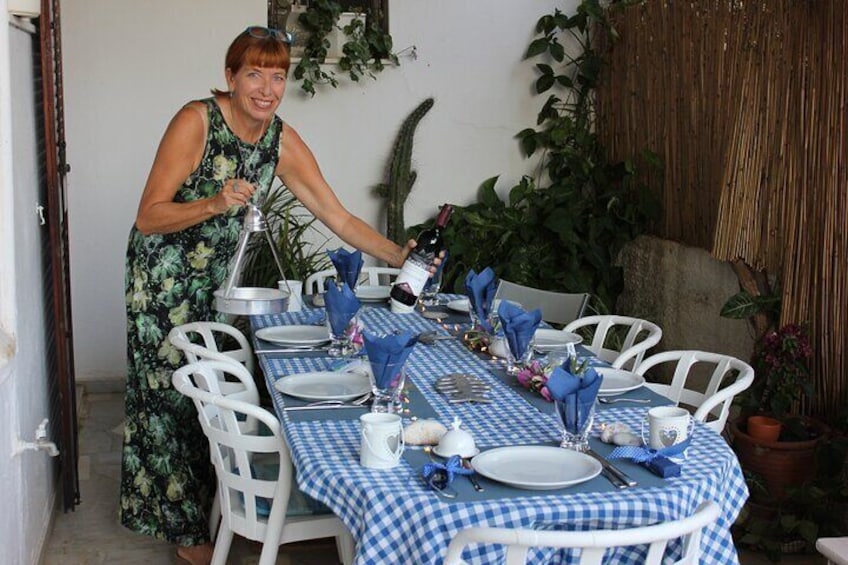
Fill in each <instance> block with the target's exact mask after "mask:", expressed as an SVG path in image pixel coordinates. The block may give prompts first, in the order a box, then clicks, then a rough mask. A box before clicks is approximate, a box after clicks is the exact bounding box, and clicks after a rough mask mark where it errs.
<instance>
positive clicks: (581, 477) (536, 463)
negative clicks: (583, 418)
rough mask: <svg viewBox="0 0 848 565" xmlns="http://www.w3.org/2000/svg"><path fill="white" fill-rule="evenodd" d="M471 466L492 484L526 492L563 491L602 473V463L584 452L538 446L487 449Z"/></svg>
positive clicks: (473, 460)
mask: <svg viewBox="0 0 848 565" xmlns="http://www.w3.org/2000/svg"><path fill="white" fill-rule="evenodd" d="M471 466H472V467H474V470H475V471H477V472H478V473H480V474H481V475H483V476H484V477H487V478H489V479H492V480H493V481H498V482H500V483H504V484H507V485H510V486H513V487H516V488H523V489H529V490H553V489H560V488H565V487H569V486H572V485H576V484H580V483H583V482H586V481H589V480H591V479H593V478H595V477H597V476H598V475H599V474H600V472H601V464H600V463H599V462H598V461H597V460H596V459H594V458H593V457H590V456H588V455H586V454H585V453H578V452H577V451H571V450H569V449H562V448H561V447H548V446H539V445H519V446H514V447H498V448H495V449H489V450H488V451H484V452H483V453H481V454H480V455H478V456H476V457H475V458H474V459H472V460H471Z"/></svg>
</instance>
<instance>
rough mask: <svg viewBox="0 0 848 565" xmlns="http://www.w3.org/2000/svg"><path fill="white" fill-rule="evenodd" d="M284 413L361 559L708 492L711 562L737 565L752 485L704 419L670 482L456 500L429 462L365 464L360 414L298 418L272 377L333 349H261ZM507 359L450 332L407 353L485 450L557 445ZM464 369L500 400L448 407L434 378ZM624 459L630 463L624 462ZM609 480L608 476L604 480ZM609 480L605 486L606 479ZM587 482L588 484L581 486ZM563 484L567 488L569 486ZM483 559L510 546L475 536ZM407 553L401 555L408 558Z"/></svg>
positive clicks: (474, 558) (317, 493) (429, 396)
mask: <svg viewBox="0 0 848 565" xmlns="http://www.w3.org/2000/svg"><path fill="white" fill-rule="evenodd" d="M309 317H310V312H309V311H308V310H306V311H304V312H301V313H287V314H276V315H268V316H254V317H252V318H251V324H252V326H253V329H254V330H256V329H258V328H261V327H267V326H276V325H282V324H298V323H304V321H305V320H307V319H309ZM360 320H361V321H362V322H364V324H365V327H366V329H367V330H370V331H374V332H388V331H392V330H396V329H408V330H411V331H426V330H431V329H434V328H437V327H438V325H437V324H436V323H435V322H433V321H430V320H427V319H425V318H423V317H421V316H420V315H418V314H417V313H416V314H393V313H392V312H391V311H390V310H388V309H386V308H381V307H368V306H365V307H363V309H362V310H360ZM260 361H261V366H262V370H263V371H264V373H265V377H266V381H267V384H268V389H269V391H270V392H271V395H272V398H273V401H274V406H275V409H276V411H277V414H278V415H279V416H280V418H281V420H282V422H283V424H284V425H283V427H284V431H285V434H286V438H287V440H288V442H289V446H290V449H291V452H292V460H293V461H294V465H295V467H296V469H297V481H298V485H299V486H300V489H301V490H302V491H303V492H304V493H306V494H308V495H309V496H311V497H313V498H315V499H317V500H319V501H321V502H323V503H324V504H326V505H327V506H329V507H330V508H331V509H332V510H333V512H334V513H335V514H336V515H338V516H339V517H340V518H341V520H342V521H343V522H344V523H345V525H346V526H347V527H348V529H349V530H350V532H351V534H352V535H353V537H354V539H355V540H356V563H357V564H365V563H375V564H377V563H399V562H404V563H421V564H428V563H433V564H439V563H441V561H442V558H443V556H444V554H445V551H446V550H447V546H448V543H449V542H450V540H451V538H452V537H453V536H454V535H455V534H456V532H457V531H459V530H461V529H463V528H467V527H471V526H484V525H485V526H493V527H505V528H534V529H568V530H589V529H605V528H608V529H618V528H625V527H634V526H640V525H648V524H654V523H657V522H662V521H668V520H674V519H678V518H681V517H683V516H686V515H689V514H691V513H692V512H694V510H695V509H696V508H697V506H698V505H699V504H700V503H701V502H702V501H704V500H707V499H710V500H713V501H715V502H716V503H717V504H719V506H721V508H722V514H721V516H720V517H719V520H718V521H717V522H716V523H715V524H713V525H711V526H710V527H709V528H708V529H707V530H706V532H705V535H704V537H703V538H702V542H701V543H702V551H703V555H702V559H701V562H702V563H705V564H707V563H709V564H713V563H722V564H725V563H738V558H737V555H736V549H735V547H734V545H733V540H732V538H731V535H730V526H731V524H733V522H734V520H735V519H736V516H737V515H738V513H739V511H740V509H741V508H742V505H743V503H744V502H745V500H746V498H747V496H748V491H747V488H746V486H745V482H744V479H743V476H742V471H741V469H740V467H739V463H738V461H737V459H736V456H735V455H734V454H733V452H732V451H731V449H730V448H729V447H728V445H727V444H726V443H725V441H724V440H723V439H722V438H721V437H720V436H719V435H718V434H716V433H715V432H713V431H712V430H709V429H708V428H706V427H705V426H702V425H700V424H698V425H696V426H695V429H694V433H693V438H692V445H691V447H690V448H689V449H688V450H687V460H686V461H685V462H684V463H683V472H682V474H681V476H680V477H676V478H673V479H668V480H666V481H664V483H663V486H661V487H648V486H645V487H635V488H631V489H626V490H609V488H606V489H599V490H598V492H592V491H591V489H588V491H587V489H586V488H583V489H579V490H578V489H573V490H566V491H558V492H557V493H556V494H553V493H551V492H550V491H548V492H545V491H529V490H518V489H515V493H514V496H509V497H505V498H498V499H491V500H476V501H467V500H466V501H463V500H461V497H460V498H459V499H457V500H456V501H447V500H445V499H442V498H440V497H438V496H437V495H436V493H434V492H432V491H430V490H427V489H426V488H425V487H424V485H423V483H422V482H421V480H420V478H419V473H420V469H418V468H413V467H412V466H411V465H410V464H409V463H408V462H407V461H406V460H401V463H400V465H399V466H398V467H395V468H394V469H390V470H372V469H367V468H365V467H362V466H360V465H359V444H360V427H359V423H358V421H357V420H356V419H336V418H334V417H333V412H334V411H327V416H328V418H327V419H326V420H314V419H313V420H310V421H297V420H295V419H292V418H290V417H289V416H288V415H287V414H286V413H285V412H284V411H283V407H284V402H285V401H284V398H283V396H282V395H281V394H280V393H279V392H277V391H276V390H275V389H274V387H273V383H274V382H275V381H276V380H277V379H279V378H282V377H284V376H285V375H289V374H294V373H300V372H305V371H319V370H327V369H328V368H329V367H331V366H333V364H334V361H333V360H331V359H328V358H320V357H311V358H282V357H274V356H270V355H262V356H261V359H260ZM496 362H497V361H493V360H485V359H481V358H480V357H478V356H476V355H474V354H472V353H471V352H469V351H468V350H467V349H466V348H465V347H464V346H463V345H462V344H461V343H460V342H459V341H455V340H445V341H440V342H438V343H437V345H434V346H429V347H428V346H423V345H418V346H416V348H415V350H414V351H413V353H412V354H411V356H410V358H409V360H408V362H407V369H408V378H410V379H412V381H413V382H414V383H415V385H416V386H417V388H418V389H419V390H420V391H421V392H422V394H423V395H424V397H425V398H426V400H427V401H428V402H429V403H430V404H431V406H432V408H433V409H434V410H435V411H436V412H437V413H438V414H439V416H440V420H441V421H442V422H443V423H445V424H446V425H447V424H449V423H450V422H451V421H452V420H453V418H454V417H455V416H458V417H459V418H460V419H461V420H462V426H463V428H465V429H466V430H468V431H469V432H471V433H472V434H473V435H474V437H475V439H476V441H477V444H478V445H479V446H481V447H484V448H485V447H495V446H507V445H531V444H537V445H538V444H550V443H551V442H555V441H558V440H559V429H558V427H557V424H556V422H555V421H554V418H553V416H550V415H546V414H542V413H540V412H539V410H537V409H536V408H534V407H533V406H531V405H530V404H529V403H528V402H527V401H525V400H524V399H522V398H521V397H520V396H519V395H518V394H516V393H515V392H514V391H512V390H510V388H509V386H507V385H505V384H504V383H503V382H502V381H501V380H499V379H498V378H497V377H496V376H494V375H493V374H492V373H491V372H490V370H491V369H492V368H493V363H496ZM453 372H465V373H471V374H474V375H477V376H479V377H480V378H481V379H483V380H485V381H487V382H488V383H489V385H490V386H491V387H492V392H491V393H490V396H491V397H492V398H493V402H492V403H491V404H471V403H468V404H449V403H448V402H447V401H446V400H445V399H444V397H443V396H442V395H440V394H439V393H438V392H436V391H435V389H434V388H433V386H432V382H433V381H434V380H435V379H436V378H437V377H439V376H441V375H444V374H446V373H453ZM646 410H647V408H645V407H638V408H621V409H616V410H604V411H601V412H599V413H598V415H597V416H596V419H597V420H606V421H612V419H613V418H614V420H615V421H620V422H624V423H626V424H628V425H629V426H630V427H631V428H632V429H635V430H638V429H640V427H641V425H642V421H643V420H644V418H645V411H646ZM621 465H622V466H624V465H629V463H622V464H621ZM595 480H598V481H603V479H602V478H600V477H599V478H598V479H595ZM587 484H589V483H587ZM603 484H605V483H603ZM582 486H584V487H585V486H586V485H582ZM563 492H564V493H565V494H563ZM678 552H679V547H676V546H675V545H672V546H670V549H669V551H668V552H667V556H666V557H667V561H669V562H671V561H673V560H674V559H675V557H676V554H677V553H678ZM644 556H645V555H644V548H623V549H619V550H616V551H615V552H614V553H610V554H608V556H607V559H608V561H607V562H609V563H641V562H642V561H643V560H644ZM463 557H464V558H465V559H466V561H468V562H469V563H473V564H489V563H496V562H499V561H501V560H502V559H503V556H502V550H501V549H500V548H498V547H496V546H492V545H473V546H471V547H470V549H467V550H466V552H465V554H464V556H463ZM572 557H573V556H572V555H571V554H570V553H569V552H567V551H554V550H549V549H538V550H533V551H531V553H530V555H528V562H530V563H571V562H573V559H572ZM399 560H400V561H399Z"/></svg>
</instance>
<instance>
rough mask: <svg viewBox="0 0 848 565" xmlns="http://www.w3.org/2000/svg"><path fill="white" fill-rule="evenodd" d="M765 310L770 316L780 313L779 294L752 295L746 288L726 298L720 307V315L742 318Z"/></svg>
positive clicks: (735, 318) (775, 316)
mask: <svg viewBox="0 0 848 565" xmlns="http://www.w3.org/2000/svg"><path fill="white" fill-rule="evenodd" d="M760 312H766V313H768V314H769V315H770V316H771V317H773V318H777V317H778V316H779V315H780V294H769V295H766V296H754V295H752V294H751V293H749V292H748V291H747V290H741V291H739V292H738V293H736V294H734V295H733V296H731V297H730V298H728V299H727V302H725V303H724V306H722V308H721V316H722V317H724V318H732V319H734V320H744V319H747V318H751V317H753V316H756V315H757V314H759V313H760Z"/></svg>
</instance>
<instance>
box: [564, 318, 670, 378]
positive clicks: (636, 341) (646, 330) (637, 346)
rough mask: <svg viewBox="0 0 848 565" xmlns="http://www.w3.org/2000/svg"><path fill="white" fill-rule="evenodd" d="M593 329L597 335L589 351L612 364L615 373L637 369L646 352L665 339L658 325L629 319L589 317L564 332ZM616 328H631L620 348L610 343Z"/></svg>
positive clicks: (568, 327) (588, 346) (637, 319)
mask: <svg viewBox="0 0 848 565" xmlns="http://www.w3.org/2000/svg"><path fill="white" fill-rule="evenodd" d="M591 326H595V332H594V334H593V335H592V342H591V343H590V344H588V345H587V346H586V348H587V349H589V350H590V351H591V352H592V353H594V354H595V355H597V356H598V357H600V358H601V359H603V360H604V361H606V362H607V363H611V364H612V366H613V367H614V368H616V369H621V368H627V369H632V368H633V367H638V366H639V363H641V362H642V358H643V357H644V355H645V352H646V351H647V350H648V349H650V348H652V347H653V346H655V345H656V344H658V343H659V342H660V338H662V330H661V329H660V327H659V326H658V325H656V324H654V323H653V322H649V321H647V320H642V319H640V318H631V317H629V316H614V315H604V316H586V317H584V318H579V319H577V320H574V321H573V322H571V323H570V324H568V325H567V326H565V328H564V329H565V331H568V332H576V331H577V330H579V329H581V328H587V327H591ZM616 326H617V327H618V328H624V327H626V328H628V330H627V335H626V336H625V337H624V339H623V340H622V342H621V346H620V347H615V346H613V344H612V343H608V341H610V340H608V337H609V335H610V330H611V329H612V328H614V327H616Z"/></svg>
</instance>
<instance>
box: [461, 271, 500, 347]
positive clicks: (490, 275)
mask: <svg viewBox="0 0 848 565" xmlns="http://www.w3.org/2000/svg"><path fill="white" fill-rule="evenodd" d="M465 293H466V294H467V295H468V300H469V301H470V302H471V311H472V312H473V316H472V317H475V318H476V322H477V323H478V324H479V325H481V326H482V327H483V329H484V330H486V331H487V332H490V333H491V331H492V326H491V324H490V323H489V311H490V309H491V308H492V302H493V301H494V299H495V272H494V271H493V270H492V268H491V267H486V268H485V269H483V270H482V271H481V272H480V274H479V275H478V274H477V273H476V272H475V271H474V269H471V270H470V271H468V274H467V275H466V276H465Z"/></svg>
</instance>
